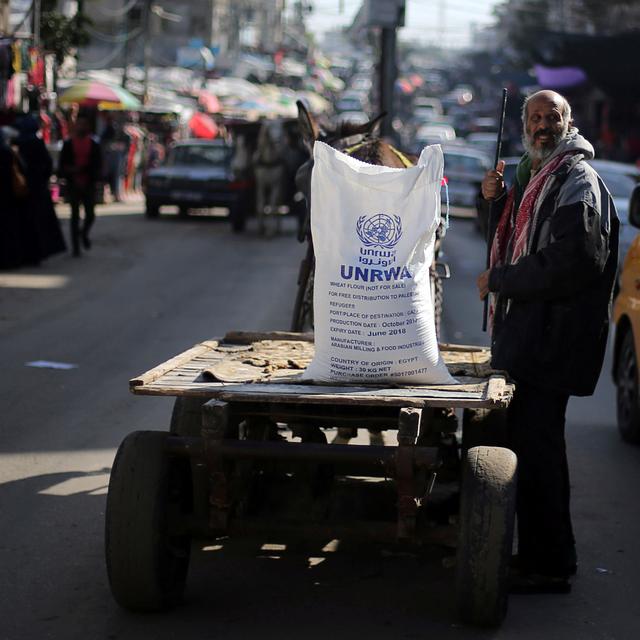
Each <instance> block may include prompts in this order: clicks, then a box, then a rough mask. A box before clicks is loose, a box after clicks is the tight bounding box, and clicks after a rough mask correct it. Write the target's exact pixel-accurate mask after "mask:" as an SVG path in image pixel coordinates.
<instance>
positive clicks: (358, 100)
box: [335, 91, 369, 113]
mask: <svg viewBox="0 0 640 640" xmlns="http://www.w3.org/2000/svg"><path fill="white" fill-rule="evenodd" d="M368 107H369V104H368V99H367V95H366V93H363V92H361V91H345V92H344V93H343V94H342V95H341V96H340V98H339V99H338V101H337V102H336V104H335V110H336V111H337V112H338V113H342V112H343V111H367V109H368Z"/></svg>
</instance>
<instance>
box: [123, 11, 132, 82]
mask: <svg viewBox="0 0 640 640" xmlns="http://www.w3.org/2000/svg"><path fill="white" fill-rule="evenodd" d="M130 13H131V12H130V11H127V13H125V14H124V37H125V41H124V46H123V48H122V83H121V84H122V88H123V89H126V88H127V80H128V77H127V72H128V70H127V67H128V66H129V26H130V25H129V14H130Z"/></svg>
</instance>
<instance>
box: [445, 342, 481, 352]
mask: <svg viewBox="0 0 640 640" xmlns="http://www.w3.org/2000/svg"><path fill="white" fill-rule="evenodd" d="M438 346H439V347H440V351H465V352H468V353H478V352H480V351H489V350H490V349H489V347H478V346H475V345H470V344H450V343H448V342H443V343H441V344H439V345H438Z"/></svg>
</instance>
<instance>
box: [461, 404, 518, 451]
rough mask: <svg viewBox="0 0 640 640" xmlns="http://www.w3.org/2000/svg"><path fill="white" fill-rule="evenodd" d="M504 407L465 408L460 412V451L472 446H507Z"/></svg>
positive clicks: (505, 412) (505, 411)
mask: <svg viewBox="0 0 640 640" xmlns="http://www.w3.org/2000/svg"><path fill="white" fill-rule="evenodd" d="M507 442H508V439H507V410H506V409H465V410H464V412H463V414H462V451H463V453H464V452H466V451H468V450H469V449H472V448H473V447H480V446H483V447H506V446H507Z"/></svg>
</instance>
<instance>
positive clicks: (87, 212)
mask: <svg viewBox="0 0 640 640" xmlns="http://www.w3.org/2000/svg"><path fill="white" fill-rule="evenodd" d="M90 134H91V124H90V122H89V119H88V118H87V116H85V115H82V114H81V115H79V116H78V118H77V120H76V122H75V125H74V128H73V135H72V137H71V138H70V139H68V140H65V142H64V144H63V146H62V151H61V152H60V168H59V171H58V173H59V174H60V176H61V177H63V178H65V179H66V181H67V200H68V201H69V203H70V205H71V245H72V247H73V255H74V256H75V257H79V256H80V240H82V245H83V247H84V248H85V249H90V248H91V240H90V238H89V231H90V230H91V226H92V225H93V222H94V220H95V212H94V207H95V197H96V183H97V182H98V180H99V179H100V176H101V173H102V157H101V152H100V144H99V143H98V142H96V141H95V140H94V139H93V138H92V137H91V135H90ZM81 204H82V206H83V207H84V223H83V225H82V230H81V229H80V205H81Z"/></svg>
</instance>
